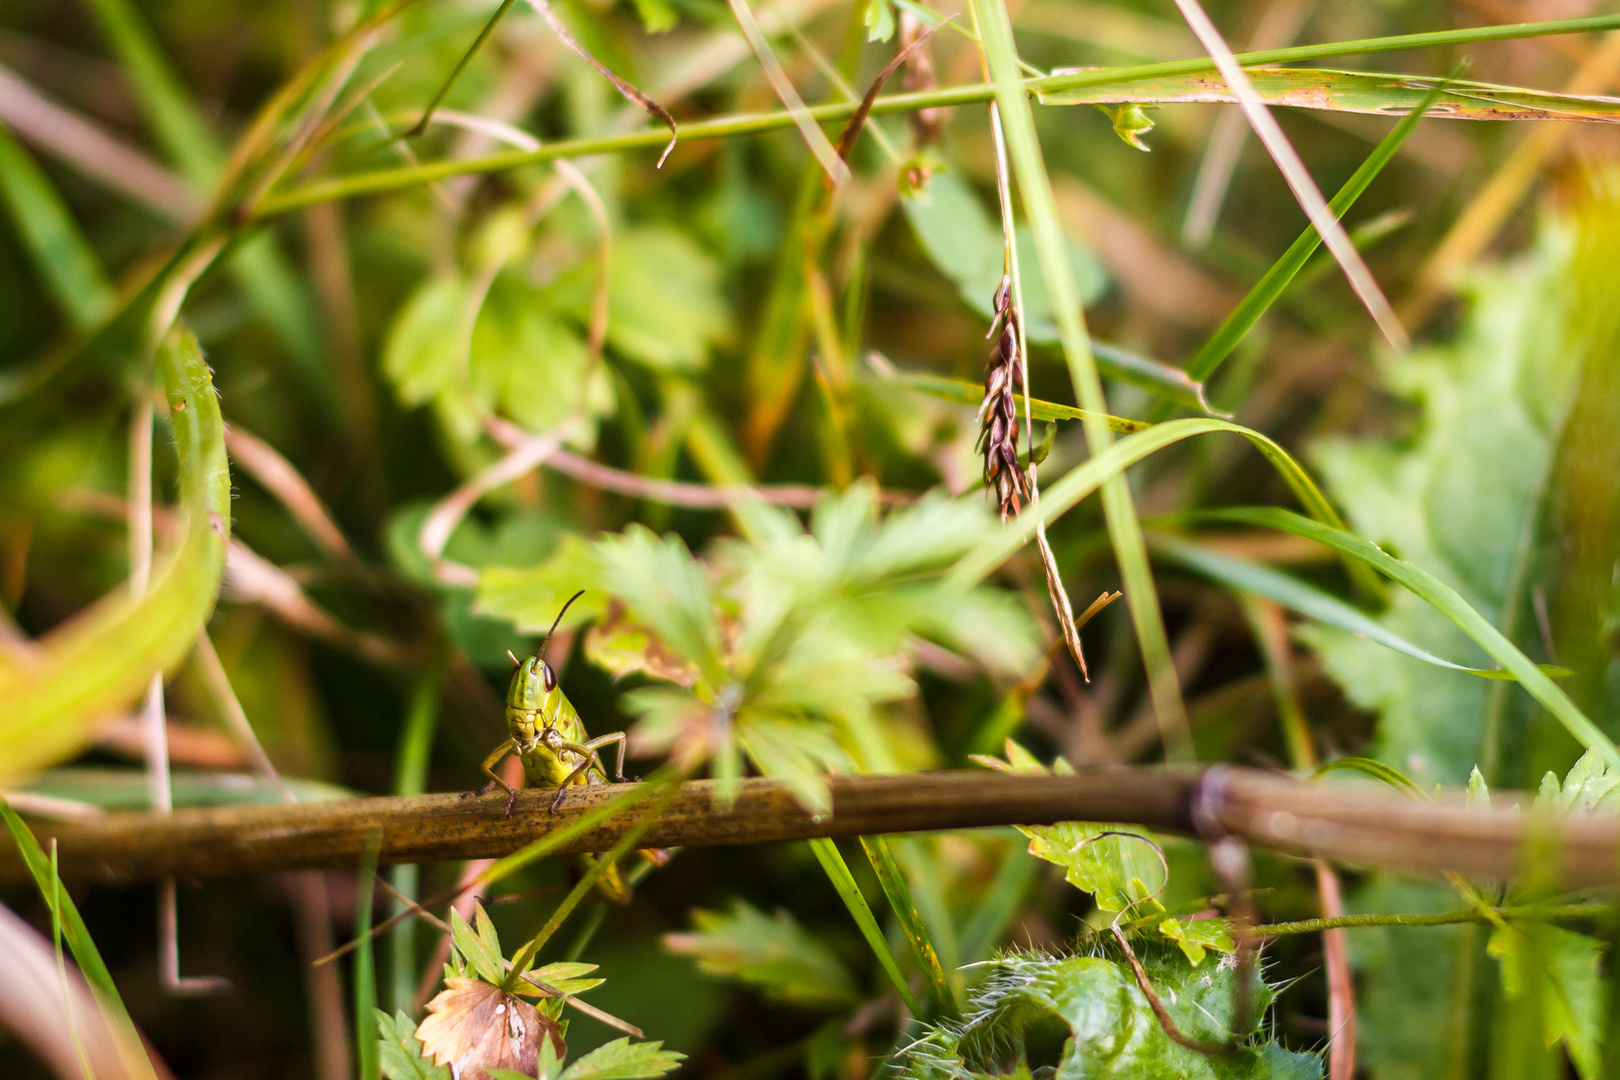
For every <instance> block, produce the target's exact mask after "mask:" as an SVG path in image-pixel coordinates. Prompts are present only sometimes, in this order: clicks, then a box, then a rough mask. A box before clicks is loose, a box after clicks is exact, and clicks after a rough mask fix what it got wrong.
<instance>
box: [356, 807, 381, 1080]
mask: <svg viewBox="0 0 1620 1080" xmlns="http://www.w3.org/2000/svg"><path fill="white" fill-rule="evenodd" d="M381 839H382V838H381V836H373V837H372V838H371V839H370V840H369V841H368V842H367V843H366V848H365V854H363V855H362V856H361V857H360V879H359V882H358V884H357V890H358V895H357V896H356V898H355V912H354V939H355V940H356V941H358V942H359V943H360V945H359V948H358V949H357V950H356V952H355V954H354V1051H355V1074H356V1075H357V1076H358V1077H359V1080H380V1078H381V1076H382V1065H381V1062H380V1061H379V1059H378V1054H377V1040H376V1038H375V1037H374V1036H373V1034H372V1033H373V1031H374V1030H375V1028H376V1022H375V1020H374V1019H373V1017H375V1016H376V1015H377V964H376V957H375V956H374V955H373V952H372V948H371V898H372V892H373V890H374V889H376V887H377V847H378V844H379V843H380V842H381Z"/></svg>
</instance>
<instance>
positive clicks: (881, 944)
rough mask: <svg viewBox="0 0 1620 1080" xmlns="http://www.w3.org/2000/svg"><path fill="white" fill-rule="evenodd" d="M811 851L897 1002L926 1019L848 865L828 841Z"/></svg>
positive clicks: (814, 845) (812, 843)
mask: <svg viewBox="0 0 1620 1080" xmlns="http://www.w3.org/2000/svg"><path fill="white" fill-rule="evenodd" d="M810 850H811V851H813V852H815V853H816V859H817V861H819V862H820V863H821V868H822V869H823V870H825V871H826V872H827V880H829V881H831V882H832V885H833V888H834V889H836V890H837V891H838V895H839V897H840V898H842V899H843V901H844V906H845V907H847V908H849V913H850V915H852V916H854V919H855V925H856V926H858V927H860V930H861V936H862V937H864V938H865V939H866V943H867V945H869V946H871V948H872V954H873V955H874V956H876V957H877V959H878V963H879V964H881V965H882V967H883V970H884V972H885V973H886V974H887V975H888V976H889V981H890V982H892V983H894V988H895V989H896V990H897V991H899V993H900V1000H901V1001H902V1002H904V1003H905V1006H906V1008H907V1009H908V1010H910V1012H911V1015H912V1016H923V1015H925V1014H924V1013H923V1011H922V1006H921V1004H919V1003H918V1001H917V995H915V994H913V993H912V992H911V987H910V986H908V985H907V984H906V977H905V976H904V975H902V974H900V965H899V964H897V963H895V960H894V953H892V952H890V951H889V942H888V939H886V938H885V937H884V936H883V931H882V929H880V928H879V927H878V924H877V919H876V918H874V917H873V915H872V909H871V908H870V907H868V906H867V903H866V897H865V896H863V895H862V894H861V887H860V886H859V885H857V884H855V875H853V874H851V873H850V872H849V865H848V864H847V863H845V862H844V856H843V855H841V854H839V851H838V845H837V844H835V843H833V842H832V841H831V840H826V839H822V840H811V841H810Z"/></svg>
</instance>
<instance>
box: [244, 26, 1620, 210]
mask: <svg viewBox="0 0 1620 1080" xmlns="http://www.w3.org/2000/svg"><path fill="white" fill-rule="evenodd" d="M1615 29H1620V15H1603V16H1596V17H1593V18H1586V19H1564V20H1554V21H1550V22H1536V23H1514V24H1512V25H1508V26H1484V27H1476V28H1472V29H1466V30H1445V31H1437V32H1433V33H1424V34H1400V35H1396V36H1392V37H1383V38H1366V39H1362V40H1358V41H1337V42H1330V43H1327V44H1322V45H1302V46H1295V47H1293V48H1288V49H1270V50H1266V51H1262V52H1251V53H1240V54H1238V56H1237V59H1238V62H1239V63H1242V64H1245V65H1250V66H1253V65H1261V64H1287V63H1293V62H1296V61H1300V60H1318V59H1323V58H1326V57H1333V56H1354V55H1360V54H1370V53H1382V52H1400V51H1403V50H1407V49H1425V48H1432V47H1443V46H1457V45H1467V44H1474V43H1478V42H1485V41H1509V40H1515V39H1519V38H1532V37H1544V36H1547V35H1551V34H1576V33H1589V32H1592V33H1595V32H1600V31H1605V30H1615ZM1214 70H1215V64H1214V62H1213V61H1211V60H1209V59H1207V58H1202V59H1193V60H1176V61H1171V62H1168V63H1160V64H1140V65H1135V66H1130V67H1117V68H1099V69H1096V70H1093V71H1083V72H1076V73H1073V74H1064V75H1048V76H1046V77H1044V78H1040V79H1029V80H1024V82H1023V88H1024V89H1025V90H1026V91H1027V92H1030V93H1052V92H1056V91H1060V90H1067V89H1073V88H1077V87H1082V86H1090V85H1094V84H1098V83H1110V82H1120V81H1124V80H1128V79H1137V78H1159V77H1164V76H1170V75H1183V74H1186V75H1191V74H1197V73H1200V72H1209V71H1214ZM993 95H994V90H993V89H992V87H990V86H987V85H984V84H970V85H965V86H951V87H945V88H943V89H939V90H927V91H918V92H915V93H909V94H891V95H888V96H885V97H880V98H878V99H877V101H876V102H874V103H873V105H872V109H871V115H873V116H884V115H888V114H890V113H905V112H914V111H916V110H918V109H926V108H930V107H935V106H938V107H952V106H957V105H973V104H979V103H983V102H986V101H989V100H990V99H991V98H992V97H993ZM858 107H859V103H858V102H850V101H840V102H831V103H828V104H824V105H815V106H811V107H810V109H809V113H810V115H811V117H813V118H814V119H816V120H818V121H821V122H824V123H826V122H833V121H843V120H847V119H848V118H849V117H850V116H851V115H852V114H853V113H854V111H855V110H856V108H858ZM791 126H793V117H792V116H791V115H789V114H788V113H787V112H785V111H776V112H768V113H743V114H738V115H734V116H723V117H716V118H715V119H712V120H700V121H695V122H693V123H689V124H682V125H681V141H682V142H691V141H695V140H698V139H721V138H730V137H732V136H737V135H752V134H757V133H760V132H765V131H778V130H781V129H783V128H787V127H791ZM668 142H669V133H668V131H666V130H665V129H663V128H658V129H652V128H648V129H644V130H640V131H633V132H625V133H621V134H614V135H596V136H590V137H587V138H580V139H564V140H559V141H557V142H553V143H547V144H546V145H544V146H541V147H539V148H538V149H535V150H525V151H508V152H505V153H499V154H487V155H485V156H482V157H476V158H464V159H459V160H454V161H434V162H428V163H427V164H424V165H410V166H401V167H397V168H390V169H377V170H374V171H371V172H364V173H355V174H352V175H349V176H337V177H331V178H328V179H326V180H316V181H312V182H310V183H308V184H303V185H300V186H298V187H296V188H293V189H291V190H289V191H283V192H279V193H272V194H270V195H268V196H266V197H265V198H263V199H261V200H260V201H259V202H258V203H257V204H255V205H254V206H252V207H250V208H247V210H246V216H247V218H248V219H249V220H262V219H265V218H271V217H276V216H279V215H281V214H285V213H287V212H288V211H290V210H295V209H298V208H300V207H304V206H309V205H312V204H314V203H319V202H331V201H333V200H337V199H348V198H353V197H355V196H357V195H374V194H378V193H380V192H385V191H398V190H400V189H402V188H411V187H417V186H420V185H423V184H430V183H433V182H435V181H437V180H444V179H448V178H449V177H452V176H466V175H472V174H477V173H491V172H502V171H504V170H507V169H514V168H517V167H519V166H522V165H533V164H538V163H541V162H547V161H555V160H557V159H559V158H575V157H584V156H588V155H593V154H611V153H619V152H622V151H626V150H640V149H651V148H654V147H663V146H664V145H665V144H667V143H668Z"/></svg>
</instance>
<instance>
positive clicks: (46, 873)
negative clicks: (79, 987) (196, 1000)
mask: <svg viewBox="0 0 1620 1080" xmlns="http://www.w3.org/2000/svg"><path fill="white" fill-rule="evenodd" d="M0 818H4V819H5V822H6V828H8V829H10V830H11V838H12V839H13V840H14V841H16V844H17V850H18V851H19V852H21V853H22V857H23V862H24V863H26V864H27V866H28V872H29V873H30V874H32V875H33V878H34V884H35V885H37V886H38V887H39V893H40V895H41V896H43V897H44V898H45V902H46V903H47V904H49V905H50V906H51V914H52V918H53V919H57V920H60V922H61V924H62V936H63V937H64V938H66V940H67V944H68V948H69V949H70V950H72V952H73V960H74V962H75V963H77V964H78V965H79V970H80V971H81V972H83V973H84V977H85V979H86V980H87V981H88V982H89V983H90V985H91V986H93V987H95V989H96V992H97V993H99V994H102V995H103V996H104V997H105V998H106V999H107V1001H109V1002H111V1003H112V1004H113V1005H115V1006H116V1007H117V1008H118V1009H119V1010H120V1011H123V1009H124V1002H123V999H122V998H121V997H120V996H119V994H118V987H117V986H115V985H113V979H112V973H111V972H109V971H108V970H107V965H106V963H105V962H104V961H103V960H102V959H101V951H100V950H99V949H97V948H96V943H95V941H94V940H92V939H91V937H90V931H89V929H88V928H87V927H86V926H85V925H84V919H83V918H82V917H80V915H79V909H78V908H77V907H75V906H74V903H73V900H72V898H71V897H69V896H68V895H67V894H66V893H64V892H61V891H60V890H58V889H56V888H55V883H54V881H53V879H52V869H51V860H50V858H49V856H47V855H46V854H45V849H44V848H42V847H40V846H39V841H38V840H37V839H36V838H35V837H34V834H33V832H32V831H31V830H30V829H29V828H28V826H27V825H26V824H24V823H23V820H22V818H20V817H18V816H17V812H16V811H15V810H13V809H12V808H11V804H10V803H8V802H6V800H5V799H4V798H0Z"/></svg>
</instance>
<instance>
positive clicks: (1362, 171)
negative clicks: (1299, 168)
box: [1152, 82, 1447, 420]
mask: <svg viewBox="0 0 1620 1080" xmlns="http://www.w3.org/2000/svg"><path fill="white" fill-rule="evenodd" d="M1446 85H1447V83H1445V82H1441V83H1439V84H1437V85H1436V86H1434V88H1433V89H1431V90H1430V91H1429V93H1428V95H1427V96H1426V97H1425V98H1424V99H1423V102H1422V104H1420V105H1419V106H1418V107H1417V108H1416V109H1413V110H1412V111H1411V112H1409V113H1407V114H1406V115H1405V116H1404V117H1402V118H1401V121H1400V123H1398V124H1396V125H1395V126H1394V127H1393V128H1391V129H1390V131H1389V134H1387V135H1385V136H1384V137H1383V138H1382V139H1381V140H1379V142H1378V145H1377V146H1375V147H1373V151H1372V153H1370V154H1368V155H1367V159H1366V160H1365V161H1363V162H1362V163H1361V165H1360V167H1359V168H1357V169H1356V171H1355V172H1354V173H1352V174H1351V176H1350V179H1348V180H1346V181H1345V182H1344V184H1343V185H1342V186H1341V187H1340V188H1339V190H1338V191H1337V192H1335V193H1334V195H1333V201H1332V202H1330V203H1328V209H1329V211H1330V212H1331V213H1332V214H1333V217H1334V219H1335V220H1339V219H1342V218H1343V217H1344V215H1345V214H1347V213H1349V211H1350V208H1351V207H1352V206H1354V205H1355V203H1356V200H1357V199H1359V198H1360V197H1361V194H1362V192H1364V191H1366V190H1367V188H1368V187H1369V186H1370V185H1371V184H1372V182H1373V180H1374V179H1376V178H1377V177H1378V174H1379V173H1381V172H1383V171H1384V166H1385V165H1388V164H1389V163H1390V161H1391V160H1393V159H1394V157H1395V154H1396V152H1397V151H1398V150H1400V148H1401V144H1402V143H1404V142H1406V137H1407V136H1408V135H1410V134H1412V132H1413V130H1414V129H1416V128H1417V125H1418V121H1419V120H1421V119H1423V115H1424V113H1426V112H1427V111H1428V109H1429V107H1430V106H1432V105H1433V104H1434V103H1435V101H1437V100H1438V99H1439V98H1440V95H1441V94H1443V93H1444V92H1445V88H1446ZM1321 243H1322V234H1321V233H1320V232H1318V231H1317V229H1316V228H1315V226H1312V225H1307V226H1306V227H1305V230H1304V231H1303V232H1301V233H1300V234H1299V237H1298V238H1297V239H1296V240H1295V241H1294V242H1293V243H1292V244H1290V245H1289V247H1288V250H1287V251H1285V252H1283V254H1282V256H1281V257H1280V258H1279V259H1278V260H1277V261H1276V262H1275V263H1273V264H1272V266H1271V269H1269V270H1267V271H1266V272H1265V274H1264V276H1262V277H1261V278H1260V280H1259V281H1257V282H1255V283H1254V287H1253V288H1251V289H1250V290H1249V292H1248V295H1246V296H1244V298H1243V299H1242V301H1240V302H1239V303H1238V306H1237V307H1235V308H1233V309H1232V313H1231V314H1230V315H1228V316H1227V317H1226V318H1225V319H1224V320H1222V322H1221V325H1220V326H1218V327H1216V328H1215V332H1214V333H1212V334H1210V336H1209V337H1208V338H1207V339H1206V340H1205V341H1204V343H1203V344H1202V345H1200V346H1199V347H1198V351H1197V352H1196V353H1194V354H1193V357H1192V359H1191V360H1189V361H1187V369H1186V370H1187V377H1188V378H1189V379H1192V380H1193V381H1195V382H1198V383H1207V382H1208V381H1209V378H1210V376H1212V375H1214V374H1215V371H1216V369H1217V368H1219V367H1220V366H1221V364H1222V363H1224V362H1225V360H1226V358H1227V357H1228V356H1231V355H1232V350H1233V349H1235V348H1237V346H1238V343H1239V342H1241V341H1242V340H1243V338H1244V337H1245V336H1246V335H1247V334H1248V332H1249V331H1250V330H1252V329H1253V328H1254V324H1255V323H1257V322H1259V321H1260V317H1261V316H1262V315H1264V314H1265V313H1266V312H1267V311H1269V310H1270V309H1271V306H1272V305H1273V304H1274V303H1276V302H1277V299H1278V297H1280V296H1282V294H1283V292H1284V291H1285V290H1286V289H1287V288H1288V285H1289V283H1290V282H1291V281H1293V280H1294V278H1295V276H1296V275H1298V274H1299V272H1300V271H1301V270H1302V269H1304V267H1305V264H1306V263H1307V262H1308V261H1310V257H1311V256H1312V255H1313V254H1314V253H1315V252H1316V249H1317V247H1318V246H1320V245H1321ZM1172 411H1173V406H1172V405H1171V404H1170V403H1168V402H1166V403H1164V404H1161V405H1160V406H1159V407H1158V408H1157V409H1156V410H1155V411H1154V413H1153V414H1152V419H1154V420H1163V419H1165V418H1166V417H1168V416H1169V415H1170V413H1171V412H1172Z"/></svg>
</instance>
